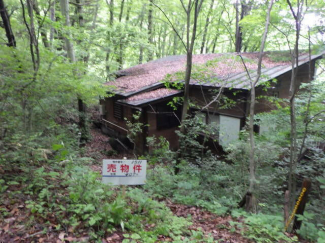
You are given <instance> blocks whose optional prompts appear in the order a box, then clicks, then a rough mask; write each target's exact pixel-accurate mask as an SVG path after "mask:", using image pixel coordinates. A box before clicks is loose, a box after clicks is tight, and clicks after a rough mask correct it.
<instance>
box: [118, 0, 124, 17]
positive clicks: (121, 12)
mask: <svg viewBox="0 0 325 243" xmlns="http://www.w3.org/2000/svg"><path fill="white" fill-rule="evenodd" d="M124 2H125V0H122V2H121V9H120V15H119V17H118V21H119V22H122V17H123V11H124Z"/></svg>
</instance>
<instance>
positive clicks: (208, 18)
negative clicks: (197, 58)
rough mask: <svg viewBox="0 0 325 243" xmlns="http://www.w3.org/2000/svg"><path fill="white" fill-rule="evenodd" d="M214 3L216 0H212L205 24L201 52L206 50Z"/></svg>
mask: <svg viewBox="0 0 325 243" xmlns="http://www.w3.org/2000/svg"><path fill="white" fill-rule="evenodd" d="M213 4H214V0H211V4H210V8H209V12H208V14H207V18H206V20H205V26H204V31H203V37H202V43H201V52H200V53H201V54H203V52H204V47H205V42H206V37H207V34H208V27H209V24H210V15H211V13H212V10H213Z"/></svg>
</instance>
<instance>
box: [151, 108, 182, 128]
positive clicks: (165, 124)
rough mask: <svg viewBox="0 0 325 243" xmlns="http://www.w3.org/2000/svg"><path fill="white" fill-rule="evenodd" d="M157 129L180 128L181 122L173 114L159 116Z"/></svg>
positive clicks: (159, 114)
mask: <svg viewBox="0 0 325 243" xmlns="http://www.w3.org/2000/svg"><path fill="white" fill-rule="evenodd" d="M156 117H157V129H158V130H161V129H167V128H172V127H177V126H179V121H178V119H177V118H176V117H175V114H174V113H172V112H166V113H158V114H157V116H156Z"/></svg>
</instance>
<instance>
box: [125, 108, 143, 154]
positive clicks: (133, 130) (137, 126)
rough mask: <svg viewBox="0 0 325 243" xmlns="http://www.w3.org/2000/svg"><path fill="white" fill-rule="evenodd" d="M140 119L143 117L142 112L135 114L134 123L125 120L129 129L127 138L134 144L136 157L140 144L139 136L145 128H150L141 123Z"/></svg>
mask: <svg viewBox="0 0 325 243" xmlns="http://www.w3.org/2000/svg"><path fill="white" fill-rule="evenodd" d="M140 117H141V111H137V112H136V113H135V114H133V121H130V120H127V119H126V118H125V120H126V126H127V128H128V133H127V137H128V139H129V140H130V141H131V143H133V154H134V156H135V157H136V152H137V145H138V143H139V142H138V141H137V138H138V134H139V133H141V132H142V129H143V127H144V126H148V125H144V124H143V123H141V122H140V121H139V120H140Z"/></svg>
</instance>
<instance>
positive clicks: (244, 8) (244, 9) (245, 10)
mask: <svg viewBox="0 0 325 243" xmlns="http://www.w3.org/2000/svg"><path fill="white" fill-rule="evenodd" d="M250 4H251V2H250V1H249V2H248V3H246V2H245V0H240V5H241V11H240V17H239V2H238V0H237V1H236V4H235V9H236V34H235V52H240V51H241V49H242V45H243V43H242V42H243V33H242V27H241V26H240V24H239V22H240V21H241V20H242V19H243V18H244V17H245V16H246V15H248V14H249V11H250V8H251V7H250Z"/></svg>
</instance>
